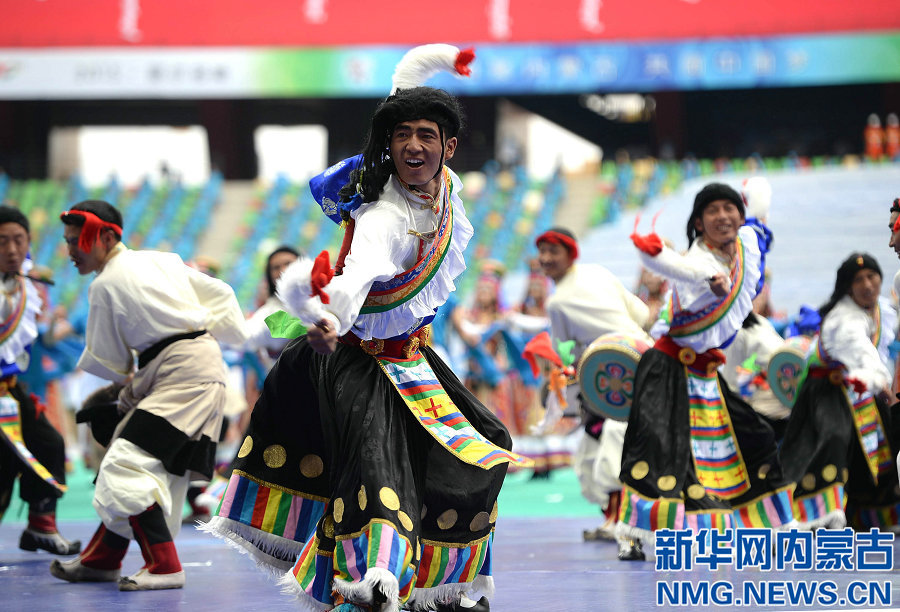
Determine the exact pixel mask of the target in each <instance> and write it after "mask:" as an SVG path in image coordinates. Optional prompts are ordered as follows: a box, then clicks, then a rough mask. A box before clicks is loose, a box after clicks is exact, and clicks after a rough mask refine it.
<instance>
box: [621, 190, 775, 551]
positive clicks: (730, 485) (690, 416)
mask: <svg viewBox="0 0 900 612" xmlns="http://www.w3.org/2000/svg"><path fill="white" fill-rule="evenodd" d="M631 238H632V241H633V242H634V244H635V246H636V247H637V248H638V249H639V255H640V258H641V261H642V263H643V265H645V266H646V267H647V268H649V269H650V270H653V271H654V272H656V273H658V274H660V275H661V276H664V277H665V278H667V279H669V280H670V281H671V284H672V291H671V293H670V298H669V303H668V307H667V308H666V309H665V310H666V311H667V312H668V316H667V317H666V318H665V319H661V320H660V321H658V322H657V323H656V325H655V326H654V332H657V331H659V332H662V333H663V334H664V335H661V337H660V338H659V339H658V340H657V342H656V344H655V345H654V346H653V347H652V348H650V349H649V350H648V351H647V352H645V353H644V354H643V356H642V357H641V360H640V362H639V364H638V368H637V373H636V375H635V381H634V398H633V400H632V404H631V412H630V414H629V419H628V430H627V432H626V433H625V444H624V447H623V451H622V472H621V475H620V478H621V480H622V483H623V485H624V486H623V491H622V506H621V509H620V510H619V523H618V525H617V526H616V532H617V533H620V534H623V535H627V536H629V537H633V538H639V539H641V540H643V541H644V542H645V543H647V544H653V542H654V532H655V531H656V530H658V529H678V530H682V529H686V530H690V531H691V532H692V533H693V534H694V535H697V534H699V533H701V530H703V529H719V530H722V529H730V528H733V527H760V528H763V527H773V528H779V527H783V526H785V525H788V524H790V523H791V521H792V520H793V513H792V508H791V492H792V490H793V485H792V484H791V483H790V482H789V481H787V480H786V479H785V478H784V476H783V474H782V470H781V467H780V464H779V462H778V457H777V448H776V444H775V435H774V432H773V431H772V428H771V427H770V426H769V425H768V424H767V423H766V422H765V421H763V419H762V417H761V416H759V415H758V414H757V413H756V412H754V410H753V408H751V407H750V405H749V404H747V403H746V402H745V401H744V400H742V399H741V398H740V396H738V395H737V394H736V393H734V392H732V391H731V389H729V387H728V385H727V383H726V382H725V380H724V379H723V378H722V376H721V375H720V374H719V372H718V368H719V366H720V365H722V363H723V362H724V356H723V354H722V351H721V350H720V349H722V348H723V347H725V346H727V345H728V344H729V343H730V342H732V340H733V339H734V337H735V334H736V333H737V332H738V330H739V329H741V325H742V324H743V322H744V320H745V319H746V317H747V315H748V314H749V313H750V312H751V309H752V307H753V298H754V297H755V296H756V295H757V293H758V292H759V288H760V286H761V284H762V277H763V270H764V268H765V253H766V252H767V250H768V246H769V243H770V241H771V232H769V230H768V229H767V228H766V227H765V226H764V225H763V224H762V223H760V222H759V221H758V220H755V219H748V218H746V214H745V210H744V200H743V199H742V197H741V195H740V194H739V193H737V192H736V191H735V190H734V189H732V188H731V187H729V186H728V185H724V184H721V183H710V184H708V185H706V186H705V187H703V189H701V190H700V191H699V193H697V195H696V197H695V198H694V206H693V210H692V211H691V214H690V216H689V217H688V222H687V238H688V244H689V245H690V246H689V249H688V251H687V252H686V253H685V254H683V255H682V254H680V253H678V252H676V251H675V250H673V249H671V248H669V247H667V246H665V245H663V243H662V241H661V240H660V238H659V236H657V235H656V234H655V233H654V234H649V235H645V236H641V235H638V234H637V232H636V231H635V233H633V234H632V235H631Z"/></svg>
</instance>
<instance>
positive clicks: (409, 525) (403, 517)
mask: <svg viewBox="0 0 900 612" xmlns="http://www.w3.org/2000/svg"><path fill="white" fill-rule="evenodd" d="M397 518H399V519H400V524H401V525H403V528H404V529H406V530H407V531H412V529H413V522H412V519H411V518H409V515H408V514H407V513H406V512H404V511H403V510H400V511H399V512H397Z"/></svg>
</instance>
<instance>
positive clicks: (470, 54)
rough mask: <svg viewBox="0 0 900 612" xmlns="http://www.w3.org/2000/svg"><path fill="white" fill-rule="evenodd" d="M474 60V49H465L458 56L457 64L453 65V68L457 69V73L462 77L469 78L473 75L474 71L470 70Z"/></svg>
mask: <svg viewBox="0 0 900 612" xmlns="http://www.w3.org/2000/svg"><path fill="white" fill-rule="evenodd" d="M474 59H475V49H473V48H472V47H469V48H468V49H463V50H462V51H460V52H459V53H458V54H457V55H456V63H454V64H453V67H454V68H455V69H456V72H457V73H459V74H461V75H462V76H469V75H470V74H472V69H471V68H469V64H471V63H472V61H473V60H474Z"/></svg>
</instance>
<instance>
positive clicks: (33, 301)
mask: <svg viewBox="0 0 900 612" xmlns="http://www.w3.org/2000/svg"><path fill="white" fill-rule="evenodd" d="M30 244H31V230H30V226H29V223H28V219H27V218H26V217H25V215H23V214H22V213H21V212H20V211H19V209H18V208H13V207H11V206H0V273H2V279H0V288H2V291H3V300H2V302H0V518H2V517H3V513H4V512H5V511H6V509H7V508H8V507H9V504H10V501H11V498H12V492H13V485H14V484H15V481H16V477H18V478H19V496H20V497H21V498H22V500H24V501H25V502H26V503H27V504H28V526H27V527H26V528H25V530H24V531H23V532H22V535H21V537H20V539H19V548H22V549H24V550H37V549H39V548H40V549H43V550H46V551H48V552H51V553H53V554H56V555H74V554H76V553H78V552H79V551H80V550H81V543H80V542H78V541H77V540H76V541H74V542H70V541H68V540H66V539H65V538H63V537H62V536H61V535H60V534H59V531H58V530H57V528H56V502H57V500H58V499H59V498H60V496H62V494H63V492H65V490H66V469H65V461H66V449H65V444H64V442H63V438H62V436H61V435H60V434H59V432H58V431H56V429H55V428H54V427H53V425H51V424H50V421H48V420H47V417H46V416H45V415H44V413H43V410H42V406H41V405H40V402H39V401H38V400H37V398H36V396H34V395H32V394H29V393H28V391H27V389H25V387H24V385H23V384H22V383H21V382H18V381H17V375H19V374H22V373H23V372H25V370H27V369H28V367H29V363H30V362H31V357H30V355H31V346H32V344H33V343H34V341H35V340H36V339H37V337H38V325H37V318H38V316H39V315H40V312H41V307H42V305H43V304H42V300H41V297H40V294H39V293H38V290H37V288H36V287H35V286H34V283H33V281H32V279H31V277H30V276H29V275H28V273H29V271H30V270H31V267H32V263H31V259H29V258H28V249H29V246H30ZM33 367H37V368H39V367H41V364H40V363H35V364H33Z"/></svg>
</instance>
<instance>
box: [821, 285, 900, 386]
mask: <svg viewBox="0 0 900 612" xmlns="http://www.w3.org/2000/svg"><path fill="white" fill-rule="evenodd" d="M879 308H880V311H881V322H880V324H881V330H880V332H881V334H880V335H881V342H879V346H877V347H876V346H875V345H874V344H873V343H872V338H873V337H874V336H875V333H876V321H875V319H874V318H873V316H872V315H871V314H869V313H868V312H867V311H866V310H864V309H863V308H860V307H859V306H858V305H857V304H856V302H854V301H853V298H851V297H850V296H849V295H846V296H844V297H843V298H841V299H840V301H838V303H837V304H836V305H835V307H834V308H833V309H832V310H831V312H829V313H828V314H827V315H826V316H825V320H824V321H822V328H821V330H820V332H819V336H820V339H821V342H822V345H823V347H824V348H825V352H826V353H827V354H828V357H830V358H831V359H834V360H835V361H839V362H840V363H842V364H843V365H844V367H846V368H847V376H848V377H849V378H857V379H859V380H861V381H863V382H864V383H865V384H866V387H867V388H868V390H869V391H871V392H873V393H877V392H878V391H879V390H881V389H883V388H885V387H887V386H888V385H889V384H890V382H891V379H892V374H891V372H890V370H889V369H888V366H887V363H886V359H887V345H888V344H890V342H891V340H892V339H893V336H892V334H893V329H894V326H895V324H896V321H897V317H896V314H895V313H894V310H893V308H891V307H890V306H888V305H887V304H886V303H884V301H882V302H881V303H880V304H879Z"/></svg>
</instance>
